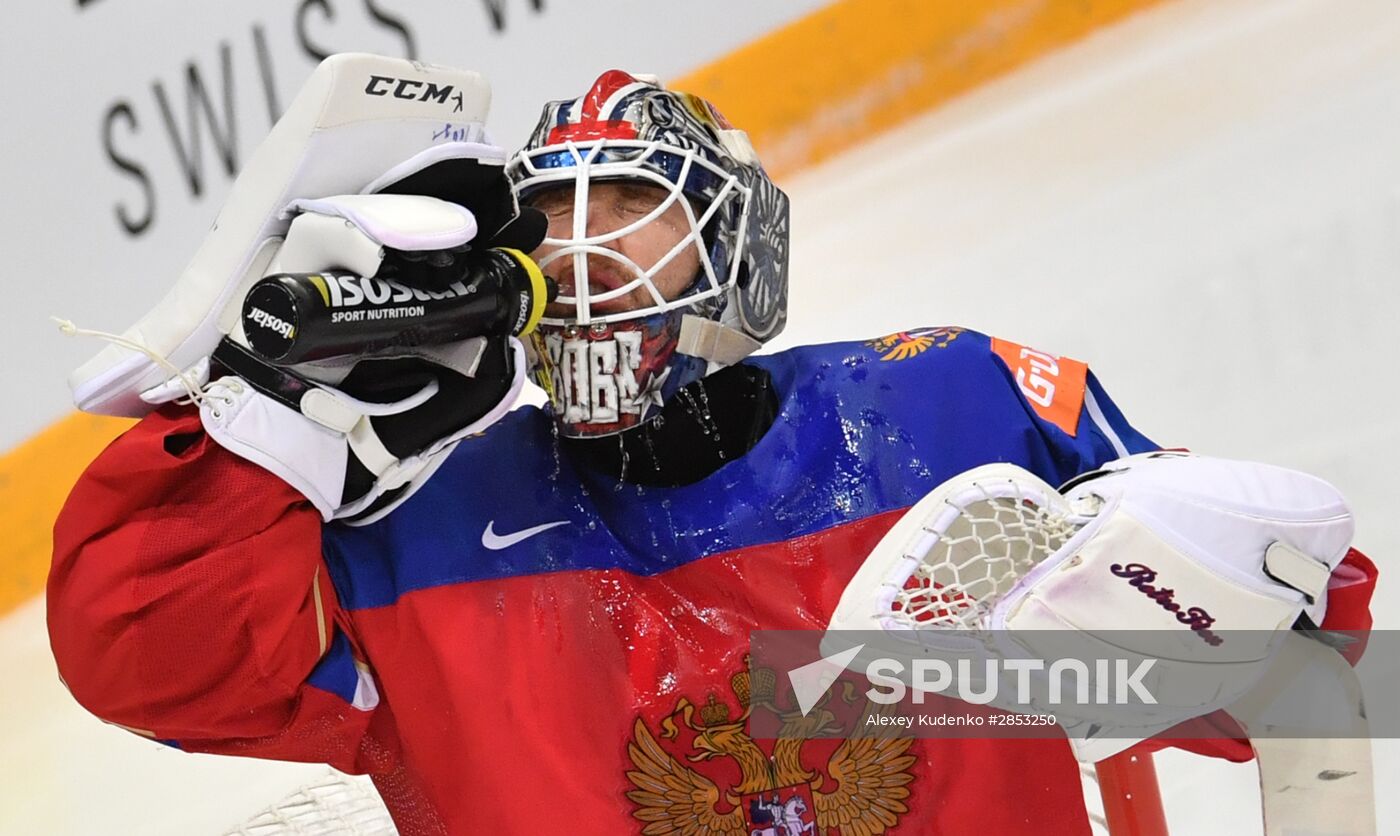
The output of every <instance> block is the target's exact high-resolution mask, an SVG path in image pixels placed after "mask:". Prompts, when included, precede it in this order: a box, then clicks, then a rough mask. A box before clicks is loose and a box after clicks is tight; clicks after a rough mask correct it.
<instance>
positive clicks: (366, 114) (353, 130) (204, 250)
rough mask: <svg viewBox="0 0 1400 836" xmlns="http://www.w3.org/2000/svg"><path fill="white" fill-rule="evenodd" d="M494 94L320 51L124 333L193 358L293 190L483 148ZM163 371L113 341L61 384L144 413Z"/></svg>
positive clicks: (364, 180) (253, 272)
mask: <svg viewBox="0 0 1400 836" xmlns="http://www.w3.org/2000/svg"><path fill="white" fill-rule="evenodd" d="M490 100H491V92H490V87H489V85H488V84H487V82H486V80H485V79H484V78H483V77H482V76H481V75H480V74H478V73H474V72H468V71H464V70H457V69H452V68H449V67H440V66H434V65H431V64H422V63H419V62H411V61H405V60H402V59H396V58H386V57H382V56H376V55H364V54H344V55H335V56H332V57H330V58H328V59H326V60H325V61H323V62H321V65H320V66H319V67H317V68H316V70H315V71H314V72H313V73H312V74H311V77H310V78H309V79H308V80H307V82H306V84H305V85H304V86H303V87H302V89H301V92H300V93H298V94H297V97H296V99H295V100H294V101H293V102H292V104H291V106H290V107H289V108H288V109H287V112H286V113H285V114H283V116H282V118H281V119H279V120H278V121H277V124H276V125H275V126H274V127H273V129H272V131H271V133H269V134H268V136H267V138H266V139H265V140H264V141H263V143H262V145H260V146H259V147H258V150H257V151H256V152H255V153H254V155H253V156H252V158H251V159H250V160H249V161H248V163H247V165H246V166H244V168H243V170H242V171H241V172H240V173H239V176H238V179H237V180H236V181H235V182H234V184H233V187H232V188H231V190H230V192H229V195H228V198H227V200H226V201H225V203H224V206H223V209H222V210H221V211H220V213H219V216H218V218H217V220H216V221H215V223H214V226H213V228H212V230H211V231H210V233H209V235H208V237H206V238H205V240H204V243H203V244H202V245H201V246H200V248H199V250H198V251H197V252H196V253H195V256H194V258H193V259H192V260H191V261H190V263H189V265H188V266H187V267H186V268H185V270H184V272H183V273H182V274H181V275H180V277H179V280H178V281H177V282H176V283H175V286H174V287H173V288H172V289H171V291H170V292H169V293H168V294H167V295H166V296H165V298H163V299H162V300H161V301H160V302H159V303H158V304H157V305H156V307H155V308H154V309H152V310H151V312H150V313H148V314H147V315H146V316H144V317H142V319H141V320H140V321H139V322H137V323H136V324H135V325H134V326H132V327H131V328H130V329H128V330H127V331H126V332H125V334H124V335H123V336H125V337H127V338H128V339H130V340H133V341H135V342H137V343H139V344H142V345H144V346H146V347H147V348H149V349H150V350H152V351H153V352H155V353H156V354H159V355H162V356H164V357H166V358H167V359H169V360H170V361H171V362H172V363H173V364H174V365H175V366H176V367H178V368H181V369H189V368H192V367H194V366H195V365H196V364H197V363H198V362H199V361H200V360H201V359H202V358H204V357H206V356H207V355H208V354H209V353H210V352H212V351H213V350H214V347H215V346H216V345H217V344H218V341H219V339H220V337H221V336H222V335H223V334H224V333H226V332H227V331H228V330H230V328H231V327H232V326H233V324H234V323H235V322H236V319H237V312H238V308H239V306H240V303H241V301H242V297H243V294H244V293H246V291H247V289H248V288H249V287H250V286H251V285H252V283H253V282H255V281H256V280H257V279H259V278H261V277H262V275H263V273H264V271H265V270H266V269H267V268H268V266H269V265H270V264H271V263H272V260H273V257H274V255H275V254H276V250H277V245H278V243H279V242H280V240H281V237H282V236H283V235H284V234H285V232H286V229H287V226H288V224H289V223H290V221H291V214H290V213H288V212H286V211H284V210H286V209H287V208H288V207H289V206H290V205H291V204H292V203H293V202H294V201H298V200H304V199H318V198H324V197H327V196H330V195H344V194H355V193H360V192H363V191H370V190H373V188H374V187H376V186H382V185H384V184H385V183H387V182H388V181H387V180H386V179H385V178H386V176H387V177H392V178H393V179H398V178H401V177H403V176H406V175H407V174H410V173H412V171H413V170H415V169H418V168H423V167H425V166H426V165H428V164H431V163H432V162H435V161H438V160H441V159H445V158H450V157H453V156H461V157H472V158H480V157H481V155H482V154H481V152H482V149H483V148H484V145H483V143H485V142H486V134H485V130H484V127H483V125H484V123H485V120H486V114H487V110H488V109H489V107H490ZM445 137H450V138H451V140H452V141H447V140H446V139H445ZM501 162H504V160H502V161H501ZM386 172H387V173H388V174H387V175H386ZM167 377H168V373H167V372H166V371H164V370H162V369H161V368H160V367H159V366H157V365H156V364H155V363H154V362H153V361H152V360H150V359H149V358H148V357H146V356H145V355H143V354H140V353H137V352H135V351H132V350H130V349H127V348H123V347H120V346H117V345H109V346H107V347H106V348H105V349H103V350H102V351H101V352H100V353H98V354H97V356H95V357H93V358H92V359H91V360H89V361H88V362H87V363H85V364H83V365H82V366H81V367H79V368H78V369H77V370H76V371H74V372H73V373H72V374H71V375H69V378H68V384H69V387H70V389H71V390H72V392H73V400H74V403H75V404H76V405H77V406H78V408H79V409H82V410H84V411H87V412H94V413H99V414H104V415H124V416H130V417H140V416H141V415H144V414H145V413H146V412H148V411H149V410H150V409H151V405H150V403H148V402H147V401H146V400H143V399H142V397H141V393H142V392H144V391H146V390H148V389H151V388H152V387H156V386H158V385H160V384H162V383H163V382H164V381H165V380H166V378H167Z"/></svg>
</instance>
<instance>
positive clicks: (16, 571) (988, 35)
mask: <svg viewBox="0 0 1400 836" xmlns="http://www.w3.org/2000/svg"><path fill="white" fill-rule="evenodd" d="M1163 2H1166V0H840V2H836V3H833V4H831V5H830V6H827V7H825V8H822V9H820V10H818V11H816V12H814V13H812V14H811V15H809V16H808V17H805V18H803V19H802V20H799V21H797V22H796V23H793V24H790V25H788V26H785V27H783V28H781V29H778V30H776V31H774V32H772V33H771V34H769V35H766V36H764V37H763V38H760V39H759V40H757V41H755V42H753V43H751V44H749V45H748V46H745V47H742V48H740V49H738V50H736V51H735V52H733V53H731V54H729V55H727V56H725V57H724V58H721V59H719V60H717V61H715V62H714V63H713V64H710V65H709V66H706V67H704V68H701V69H700V70H697V71H696V72H694V73H691V74H689V75H687V76H685V77H684V78H681V79H678V80H677V81H676V83H675V86H676V87H677V88H679V89H682V90H687V91H689V92H692V93H697V94H699V95H701V96H704V97H705V98H707V99H710V100H711V101H713V102H714V103H715V104H716V105H717V106H718V107H719V108H720V109H721V110H722V111H723V112H724V114H725V115H726V116H727V117H728V118H729V120H730V121H731V122H733V123H734V124H736V125H738V126H740V127H742V128H744V129H745V130H747V131H748V132H749V135H750V137H751V138H752V139H753V141H754V145H755V147H756V148H757V149H758V151H759V153H760V154H761V155H762V156H763V159H764V162H765V164H766V165H767V167H768V169H769V171H771V172H773V173H774V175H776V176H781V175H783V174H791V173H793V172H794V171H796V170H798V169H800V168H803V167H804V166H808V165H811V164H813V163H816V162H818V161H820V160H822V159H825V158H827V157H829V156H831V155H833V154H836V153H838V152H840V151H843V150H845V149H847V148H849V147H851V146H854V145H856V144H858V143H859V142H860V141H862V140H864V139H867V138H869V137H870V136H872V135H873V134H876V133H879V132H880V131H884V130H888V129H889V128H893V127H895V126H897V125H899V124H901V123H902V122H904V121H905V120H907V119H909V118H911V117H914V116H917V115H919V114H921V113H923V112H925V111H927V110H929V109H930V108H933V107H936V106H937V105H939V104H941V103H943V102H946V101H948V100H949V99H951V98H953V97H954V96H957V95H959V94H961V93H965V92H967V91H968V90H971V89H973V88H975V87H976V86H978V85H979V84H982V83H984V82H986V81H988V80H990V79H993V78H996V77H997V76H1000V75H1003V74H1005V73H1007V72H1009V71H1011V70H1013V69H1015V68H1017V67H1020V66H1022V65H1024V64H1027V63H1029V62H1031V61H1033V60H1035V59H1036V58H1039V57H1041V56H1043V55H1045V54H1046V53H1049V52H1051V51H1053V50H1054V49H1056V48H1058V47H1061V46H1064V45H1066V44H1069V43H1073V42H1074V41H1076V40H1078V39H1079V38H1082V37H1083V36H1085V35H1086V34H1088V33H1090V32H1092V31H1094V30H1095V29H1098V28H1101V27H1103V26H1106V25H1108V24H1110V23H1113V22H1115V21H1117V20H1119V19H1120V18H1123V17H1125V16H1126V15H1128V14H1130V13H1131V12H1134V11H1137V10H1139V9H1144V8H1147V7H1149V6H1154V5H1158V4H1160V3H1163ZM130 423H131V422H130V421H127V420H123V419H115V418H100V417H96V416H91V415H81V414H73V415H70V416H68V417H67V418H64V419H63V420H61V421H58V422H57V423H55V424H54V425H52V426H51V427H49V428H48V429H46V430H44V431H43V432H42V433H40V434H39V435H38V436H36V437H35V438H32V439H30V440H29V441H27V442H25V443H23V444H21V445H20V446H19V447H17V448H15V450H14V451H12V452H10V453H8V454H6V455H4V456H0V525H3V529H0V530H3V531H4V532H5V535H6V536H7V538H8V542H7V547H6V548H5V549H4V550H3V552H0V554H3V555H4V559H3V561H0V615H3V614H4V613H6V612H8V611H10V610H11V609H13V608H14V607H15V606H17V605H19V604H20V603H23V602H24V601H26V600H28V599H29V598H31V597H32V596H34V595H36V594H38V593H39V592H40V591H41V590H42V589H43V588H44V579H45V578H46V577H47V575H48V568H49V553H50V551H51V549H52V529H53V520H54V517H56V516H57V514H58V510H59V508H60V507H62V504H63V500H64V498H65V497H66V496H67V494H68V490H69V488H70V487H71V486H72V484H73V482H74V481H75V480H76V479H77V478H78V474H79V473H81V472H82V470H83V468H84V467H85V466H86V465H87V463H88V462H89V461H91V460H92V459H93V457H95V456H96V455H97V453H98V452H100V451H101V450H102V448H103V447H105V446H106V445H107V443H108V442H110V441H111V440H112V439H113V438H115V437H116V436H117V434H118V433H120V432H121V431H122V430H123V429H124V428H126V427H127V426H130Z"/></svg>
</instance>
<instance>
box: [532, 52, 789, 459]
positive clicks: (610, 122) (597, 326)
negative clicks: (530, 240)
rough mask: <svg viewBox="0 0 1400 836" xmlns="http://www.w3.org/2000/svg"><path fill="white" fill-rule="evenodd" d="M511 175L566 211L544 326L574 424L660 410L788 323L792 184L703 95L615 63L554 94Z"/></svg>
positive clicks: (556, 225)
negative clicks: (776, 178)
mask: <svg viewBox="0 0 1400 836" xmlns="http://www.w3.org/2000/svg"><path fill="white" fill-rule="evenodd" d="M510 175H511V177H512V179H513V181H514V183H515V188H516V191H517V194H518V195H519V198H520V200H521V202H522V203H524V204H530V205H534V206H536V207H538V208H540V209H542V210H543V211H544V212H545V214H546V215H547V216H548V217H549V220H550V225H549V232H548V237H546V239H545V242H544V244H543V245H542V246H541V248H540V249H539V250H537V251H536V252H535V254H534V255H535V257H536V259H537V260H538V261H539V263H540V266H541V267H542V268H543V269H544V272H545V273H546V274H547V275H549V276H551V277H553V278H554V279H555V280H556V281H558V282H559V285H560V293H559V298H558V299H557V300H556V301H555V303H554V304H552V305H551V306H550V307H549V309H548V310H547V311H546V314H545V318H544V319H543V320H542V321H541V325H540V327H539V329H538V330H537V332H536V333H535V335H534V336H533V337H532V339H533V341H534V349H535V352H536V355H537V359H538V368H537V369H536V376H537V379H538V380H539V382H540V384H541V385H542V386H543V387H544V389H545V391H546V392H547V393H548V395H549V399H550V403H551V406H552V408H553V410H554V412H555V417H556V419H557V420H558V421H559V423H560V427H561V431H562V432H563V434H564V435H567V436H575V437H581V436H598V435H610V434H613V433H617V432H621V431H623V430H626V429H628V428H630V427H634V426H637V425H639V424H641V423H644V422H645V421H647V420H648V419H649V418H651V417H653V416H654V415H656V414H657V413H658V408H659V407H660V406H661V404H662V403H664V402H665V400H666V399H667V398H669V397H670V396H671V395H672V394H673V393H674V392H675V391H677V390H678V389H679V388H681V387H682V386H685V385H686V384H688V383H691V382H693V381H695V380H698V379H700V378H701V377H703V376H704V375H706V374H708V373H709V372H712V371H715V370H717V369H719V368H722V367H724V366H728V365H732V364H734V363H736V362H738V361H739V360H742V359H743V358H744V357H746V356H747V355H749V354H750V353H752V352H753V351H754V350H755V349H757V348H758V347H759V346H760V345H762V344H763V343H764V342H766V341H767V340H769V339H771V338H772V337H774V336H775V335H777V333H778V332H779V331H781V330H782V328H783V324H784V321H785V319H786V306H787V249H788V200H787V196H786V195H784V194H783V193H782V191H780V190H779V189H778V188H777V186H775V185H774V184H773V182H772V181H771V180H770V179H768V176H767V174H766V173H764V171H763V168H762V167H761V166H760V164H759V162H758V158H757V156H756V155H755V154H754V151H753V148H752V146H751V145H750V144H749V141H748V137H747V136H746V135H745V134H744V133H743V132H742V131H739V130H736V129H734V128H733V127H732V126H731V125H730V124H729V123H728V122H727V121H725V119H724V117H722V116H721V115H720V114H719V112H718V111H717V110H715V108H714V107H713V106H711V105H710V104H709V103H708V102H706V101H704V100H703V99H700V98H698V97H696V96H692V95H690V94H687V93H680V92H675V91H671V90H666V89H665V88H663V87H661V86H660V85H659V84H658V83H657V82H656V81H655V80H654V79H651V78H649V77H645V76H633V75H629V74H628V73H624V72H621V71H619V70H612V71H609V72H607V73H604V74H603V75H602V76H600V77H599V78H598V80H597V81H596V82H594V84H593V87H592V88H591V89H590V90H589V91H588V92H587V93H586V94H585V95H584V96H582V97H580V98H578V99H570V100H564V101H556V102H551V103H549V104H548V105H546V106H545V109H544V112H543V114H542V115H541V117H540V121H539V124H538V125H537V126H536V127H535V130H534V133H533V134H532V135H531V137H530V140H529V142H528V143H527V144H526V146H525V147H524V149H522V150H521V151H520V153H519V154H518V155H517V156H516V157H515V159H514V160H512V162H511V164H510Z"/></svg>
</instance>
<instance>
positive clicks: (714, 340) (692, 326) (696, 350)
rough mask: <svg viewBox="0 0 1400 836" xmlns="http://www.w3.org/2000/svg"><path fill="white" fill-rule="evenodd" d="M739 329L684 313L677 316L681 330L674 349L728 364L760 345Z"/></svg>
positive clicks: (743, 356)
mask: <svg viewBox="0 0 1400 836" xmlns="http://www.w3.org/2000/svg"><path fill="white" fill-rule="evenodd" d="M762 345H763V343H760V342H759V341H758V340H755V339H754V338H753V337H750V336H749V335H748V334H745V333H744V332H742V331H739V330H737V329H735V328H730V327H729V326H727V325H721V324H720V323H718V322H715V321H714V320H712V319H705V318H703V317H698V316H695V315H694V314H686V315H685V316H683V317H681V333H680V338H679V340H677V343H676V351H677V352H679V353H681V354H687V355H690V356H691V357H699V358H700V359H702V360H708V361H710V362H711V363H716V364H718V365H720V366H732V365H734V364H735V363H737V362H739V361H740V360H742V359H744V358H745V357H748V356H749V355H750V354H753V353H754V352H755V351H757V350H758V349H759V347H760V346H762Z"/></svg>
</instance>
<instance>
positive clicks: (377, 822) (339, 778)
mask: <svg viewBox="0 0 1400 836" xmlns="http://www.w3.org/2000/svg"><path fill="white" fill-rule="evenodd" d="M397 833H398V830H397V829H396V828H395V827H394V822H393V821H392V820H391V819H390V818H389V811H388V810H385V809H384V804H383V803H382V802H381V801H380V800H379V794H378V793H377V792H375V790H374V785H373V784H371V783H370V781H369V779H368V778H357V777H351V776H349V775H342V774H340V773H338V772H337V773H331V774H328V775H327V776H326V778H325V780H323V781H319V782H317V783H314V784H309V785H307V786H304V787H302V788H301V789H299V790H297V791H296V792H294V793H292V794H291V795H289V796H287V797H286V798H284V799H282V800H281V801H279V802H278V803H277V804H275V805H273V806H272V807H269V808H268V809H266V810H264V811H263V812H261V813H259V814H258V815H257V816H255V817H253V818H252V819H249V820H248V822H247V823H245V824H243V825H241V826H239V827H237V828H235V829H233V830H230V831H228V832H227V833H226V834H225V836H291V835H292V834H313V835H314V836H396V834H397Z"/></svg>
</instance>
